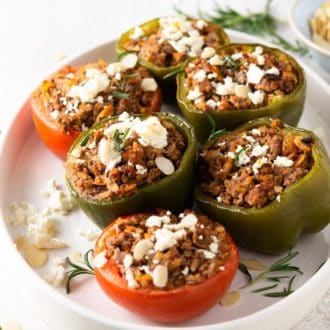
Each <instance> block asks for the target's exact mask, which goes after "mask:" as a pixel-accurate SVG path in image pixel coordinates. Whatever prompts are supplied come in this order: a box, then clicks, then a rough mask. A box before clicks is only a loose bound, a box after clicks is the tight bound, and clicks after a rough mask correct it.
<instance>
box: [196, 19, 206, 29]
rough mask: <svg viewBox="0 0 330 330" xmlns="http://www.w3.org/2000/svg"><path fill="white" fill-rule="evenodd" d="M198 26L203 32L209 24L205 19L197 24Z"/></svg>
mask: <svg viewBox="0 0 330 330" xmlns="http://www.w3.org/2000/svg"><path fill="white" fill-rule="evenodd" d="M196 26H197V27H198V28H199V29H200V30H202V29H203V28H204V27H206V26H207V23H206V22H205V21H204V20H203V19H199V20H198V21H197V22H196Z"/></svg>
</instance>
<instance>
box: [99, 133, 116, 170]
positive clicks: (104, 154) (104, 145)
mask: <svg viewBox="0 0 330 330" xmlns="http://www.w3.org/2000/svg"><path fill="white" fill-rule="evenodd" d="M98 157H99V160H100V161H101V163H103V164H104V165H105V166H106V167H107V171H110V170H112V169H113V168H114V167H115V166H116V165H117V164H119V163H120V162H121V153H120V151H118V150H116V149H115V146H114V143H113V142H112V141H109V140H108V139H105V138H103V139H101V141H100V142H99V146H98Z"/></svg>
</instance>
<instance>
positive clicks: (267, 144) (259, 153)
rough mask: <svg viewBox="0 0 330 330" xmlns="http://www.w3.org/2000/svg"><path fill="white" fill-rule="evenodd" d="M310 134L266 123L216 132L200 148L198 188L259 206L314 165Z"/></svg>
mask: <svg viewBox="0 0 330 330" xmlns="http://www.w3.org/2000/svg"><path fill="white" fill-rule="evenodd" d="M312 143H313V140H312V137H310V136H306V135H299V134H295V133H291V132H288V131H285V128H283V126H282V123H281V122H280V120H278V119H276V120H274V121H273V122H272V123H271V125H270V127H267V126H261V127H258V128H254V129H252V130H249V131H246V130H245V131H239V132H234V133H230V134H223V135H221V136H220V137H219V138H218V139H217V140H216V141H212V142H209V143H207V144H206V146H205V147H204V149H203V150H202V154H201V157H200V163H199V173H200V180H201V189H202V191H203V192H204V193H205V194H207V195H209V196H210V197H212V198H215V199H216V200H217V201H218V202H219V203H221V204H226V205H238V206H242V207H246V208H251V207H257V208H260V207H263V206H266V205H267V204H269V203H270V202H272V201H273V200H275V199H277V200H278V201H280V199H281V193H282V192H283V191H284V190H285V189H286V188H287V187H289V186H290V185H292V184H294V183H295V182H297V181H299V180H300V179H302V178H303V177H304V176H305V175H306V174H307V173H308V172H309V171H310V169H311V168H312V166H313V163H314V161H313V156H312Z"/></svg>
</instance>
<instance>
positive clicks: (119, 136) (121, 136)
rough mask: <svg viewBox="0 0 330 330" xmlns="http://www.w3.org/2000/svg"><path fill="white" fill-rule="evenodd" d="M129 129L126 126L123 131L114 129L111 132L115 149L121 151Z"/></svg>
mask: <svg viewBox="0 0 330 330" xmlns="http://www.w3.org/2000/svg"><path fill="white" fill-rule="evenodd" d="M129 131H130V129H129V128H126V129H125V130H124V131H120V130H119V129H116V130H115V132H114V134H113V142H114V146H115V150H117V151H121V150H122V149H123V147H124V143H125V139H126V137H127V135H128V133H129Z"/></svg>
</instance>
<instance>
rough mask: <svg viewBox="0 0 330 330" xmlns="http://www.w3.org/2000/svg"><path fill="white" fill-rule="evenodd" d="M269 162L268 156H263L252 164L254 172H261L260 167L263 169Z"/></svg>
mask: <svg viewBox="0 0 330 330" xmlns="http://www.w3.org/2000/svg"><path fill="white" fill-rule="evenodd" d="M267 163H268V158H267V157H262V158H259V159H257V160H256V162H255V163H254V164H253V165H252V171H253V173H254V174H258V173H259V169H261V168H262V167H263V166H264V165H265V164H267Z"/></svg>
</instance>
